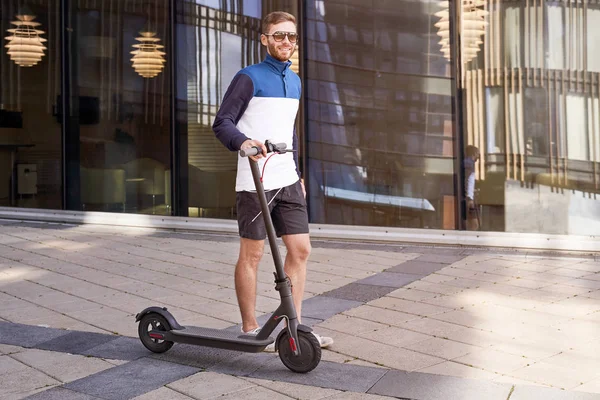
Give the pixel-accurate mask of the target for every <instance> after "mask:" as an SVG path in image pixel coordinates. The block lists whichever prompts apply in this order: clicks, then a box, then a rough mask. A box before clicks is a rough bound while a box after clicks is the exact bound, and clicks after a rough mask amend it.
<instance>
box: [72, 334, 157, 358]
mask: <svg viewBox="0 0 600 400" xmlns="http://www.w3.org/2000/svg"><path fill="white" fill-rule="evenodd" d="M81 354H84V355H88V356H93V357H102V358H109V359H114V360H128V361H132V360H137V359H138V358H142V357H146V356H148V349H146V348H145V347H144V345H143V344H142V342H140V340H139V339H136V338H130V337H124V336H121V337H117V338H116V339H115V340H111V341H110V342H106V343H102V344H100V345H98V346H95V347H92V348H90V349H88V350H85V351H82V352H81Z"/></svg>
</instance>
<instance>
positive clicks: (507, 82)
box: [464, 0, 600, 234]
mask: <svg viewBox="0 0 600 400" xmlns="http://www.w3.org/2000/svg"><path fill="white" fill-rule="evenodd" d="M484 9H485V10H486V11H488V12H489V25H488V26H487V28H486V32H485V36H484V38H485V40H484V44H483V45H482V47H483V52H482V53H481V54H479V56H478V58H477V59H475V60H473V61H472V62H471V63H469V64H467V65H466V68H465V76H464V89H465V92H466V99H465V104H464V107H465V111H466V113H465V126H464V127H465V139H466V140H465V142H466V143H467V144H473V145H475V146H477V147H479V148H480V149H481V151H482V155H484V157H482V159H481V162H480V163H479V166H478V167H479V168H478V171H477V172H478V179H479V180H480V198H481V204H482V205H483V206H484V214H486V216H487V221H488V224H487V226H485V225H484V228H485V229H488V230H505V229H506V230H508V231H520V232H546V233H580V234H586V233H594V232H595V233H597V232H599V231H600V199H597V195H598V194H600V171H599V167H598V165H599V164H598V162H599V161H600V124H599V116H600V109H599V106H598V102H599V95H598V91H599V82H600V79H599V77H600V53H599V50H600V47H599V44H598V43H599V41H598V38H599V37H600V6H599V5H598V4H597V3H592V2H590V3H587V2H586V3H583V2H567V1H556V2H541V3H540V2H537V3H536V2H535V1H534V2H523V1H520V2H516V1H512V2H498V1H493V0H488V1H487V2H486V3H485V5H484ZM485 210H487V213H486V212H485ZM550 214H555V215H554V216H553V217H552V218H550ZM484 219H486V218H484Z"/></svg>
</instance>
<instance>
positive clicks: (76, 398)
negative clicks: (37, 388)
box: [27, 387, 101, 400]
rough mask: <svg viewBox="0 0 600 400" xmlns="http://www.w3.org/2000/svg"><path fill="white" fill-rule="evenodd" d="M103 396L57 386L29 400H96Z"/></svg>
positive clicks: (28, 398)
mask: <svg viewBox="0 0 600 400" xmlns="http://www.w3.org/2000/svg"><path fill="white" fill-rule="evenodd" d="M96 399H101V397H95V396H90V395H89V394H85V393H79V392H75V391H73V390H69V389H65V388H62V387H55V388H52V389H48V390H45V391H43V392H40V393H37V394H35V395H33V396H29V397H27V400H96Z"/></svg>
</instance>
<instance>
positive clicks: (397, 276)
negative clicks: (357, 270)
mask: <svg viewBox="0 0 600 400" xmlns="http://www.w3.org/2000/svg"><path fill="white" fill-rule="evenodd" d="M425 275H426V274H423V275H415V274H404V273H399V272H380V273H378V274H377V275H372V276H369V277H368V278H364V279H361V280H359V281H357V282H356V283H360V284H363V285H377V286H389V287H391V288H394V289H398V288H401V287H403V286H406V285H408V284H409V283H412V282H414V281H418V280H419V279H421V278H423V277H424V276H425Z"/></svg>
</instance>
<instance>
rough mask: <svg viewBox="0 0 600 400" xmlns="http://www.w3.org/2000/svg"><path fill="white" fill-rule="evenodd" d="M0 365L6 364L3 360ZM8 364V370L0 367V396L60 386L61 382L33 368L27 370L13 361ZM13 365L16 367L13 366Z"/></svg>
mask: <svg viewBox="0 0 600 400" xmlns="http://www.w3.org/2000/svg"><path fill="white" fill-rule="evenodd" d="M0 364H7V363H6V361H5V360H0ZM10 364H11V365H10V366H9V367H10V369H9V370H7V368H6V367H7V366H6V365H4V366H3V365H0V369H3V370H4V371H3V372H2V373H0V395H8V394H16V393H27V392H29V393H30V392H32V391H35V390H39V389H42V388H44V387H50V386H55V385H60V384H61V382H59V381H57V380H56V379H53V378H51V377H49V376H48V375H46V374H44V373H42V372H40V371H37V370H35V369H33V368H29V367H27V366H25V365H24V364H21V363H19V362H17V361H13V362H12V363H10ZM14 364H18V365H17V366H15V365H14ZM15 397H16V396H15ZM19 397H22V396H19Z"/></svg>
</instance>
